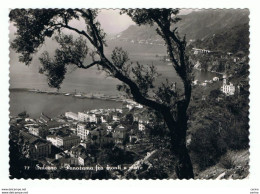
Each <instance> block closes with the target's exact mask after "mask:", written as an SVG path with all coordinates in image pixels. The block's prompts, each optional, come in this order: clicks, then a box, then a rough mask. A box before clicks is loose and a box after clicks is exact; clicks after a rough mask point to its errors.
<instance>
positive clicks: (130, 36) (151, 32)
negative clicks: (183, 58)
mask: <svg viewBox="0 0 260 194" xmlns="http://www.w3.org/2000/svg"><path fill="white" fill-rule="evenodd" d="M248 16H249V11H248V10H247V9H216V10H201V11H194V12H191V13H190V14H187V15H180V16H179V17H181V18H182V20H181V21H180V22H179V23H178V24H177V27H178V31H179V34H180V35H184V34H186V36H187V39H188V40H197V39H205V38H207V37H210V36H212V35H213V34H216V33H220V32H222V31H223V30H224V29H229V28H232V27H234V26H238V25H241V24H245V23H248V22H249V17H248ZM155 29H156V26H152V27H150V26H148V25H147V26H137V25H132V26H129V28H128V29H126V30H125V31H123V32H121V33H120V34H118V35H117V36H116V37H117V38H121V39H127V40H134V41H139V40H149V39H150V40H153V41H154V40H157V39H160V37H159V36H158V35H157V34H156V31H155ZM160 40H161V39H160Z"/></svg>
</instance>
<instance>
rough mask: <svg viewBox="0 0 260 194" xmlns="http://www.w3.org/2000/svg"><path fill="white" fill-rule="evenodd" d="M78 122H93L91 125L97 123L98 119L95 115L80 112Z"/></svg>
mask: <svg viewBox="0 0 260 194" xmlns="http://www.w3.org/2000/svg"><path fill="white" fill-rule="evenodd" d="M78 120H79V121H81V122H91V123H97V120H98V119H97V117H96V115H95V114H94V113H84V112H79V113H78Z"/></svg>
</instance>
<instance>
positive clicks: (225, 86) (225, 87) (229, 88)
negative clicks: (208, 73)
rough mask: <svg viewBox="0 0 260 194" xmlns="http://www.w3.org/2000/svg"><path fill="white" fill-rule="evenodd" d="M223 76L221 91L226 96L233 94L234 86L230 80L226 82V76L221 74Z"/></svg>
mask: <svg viewBox="0 0 260 194" xmlns="http://www.w3.org/2000/svg"><path fill="white" fill-rule="evenodd" d="M223 78H224V79H223V86H222V87H221V91H222V92H223V93H224V94H226V95H227V96H231V95H234V94H235V91H236V87H235V86H234V85H233V84H232V83H231V82H230V83H229V84H227V80H226V76H223Z"/></svg>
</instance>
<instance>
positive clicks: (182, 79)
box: [6, 8, 258, 193]
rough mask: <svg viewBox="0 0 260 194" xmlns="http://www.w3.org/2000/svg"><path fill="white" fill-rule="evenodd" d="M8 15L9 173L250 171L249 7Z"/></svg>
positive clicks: (162, 176) (245, 174) (227, 175)
mask: <svg viewBox="0 0 260 194" xmlns="http://www.w3.org/2000/svg"><path fill="white" fill-rule="evenodd" d="M8 14H9V15H8V17H9V18H8V19H9V27H8V30H9V46H10V47H9V71H10V73H9V79H10V80H9V104H10V108H9V151H8V152H9V153H8V154H9V177H8V178H9V179H10V180H13V179H31V180H35V179H37V180H41V179H47V180H52V179H73V180H74V179H78V180H96V179H98V180H109V179H113V180H129V179H131V180H148V179H149V180H157V181H160V180H183V179H185V180H186V179H188V180H190V179H192V180H193V179H196V180H248V179H249V177H250V175H251V170H250V169H251V168H250V165H249V158H250V153H251V152H249V148H250V144H249V142H250V141H249V139H250V138H249V134H250V133H249V128H250V127H249V94H250V92H249V88H250V87H249V80H250V79H249V54H250V52H249V48H250V38H249V36H250V28H251V26H250V25H249V22H250V19H249V15H250V9H248V8H242V9H231V8H228V9H200V8H196V9H195V8H193V9H191V8H152V9H151V8H150V9H143V8H131V9H130V8H120V9H101V8H99V9H94V8H51V9H43V8H32V9H28V8H12V9H9V13H8ZM7 49H8V48H7ZM6 130H7V129H6ZM250 130H251V129H250ZM6 138H7V137H6ZM249 172H250V173H249ZM250 192H256V191H253V190H252V191H250V189H248V192H247V193H250ZM29 193H30V192H29ZM257 193H258V191H257Z"/></svg>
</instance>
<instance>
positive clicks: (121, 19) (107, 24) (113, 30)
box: [97, 9, 193, 34]
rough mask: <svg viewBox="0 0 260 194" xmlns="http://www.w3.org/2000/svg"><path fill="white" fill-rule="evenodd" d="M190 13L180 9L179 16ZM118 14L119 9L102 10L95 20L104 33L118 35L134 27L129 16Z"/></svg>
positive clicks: (188, 10) (190, 10)
mask: <svg viewBox="0 0 260 194" xmlns="http://www.w3.org/2000/svg"><path fill="white" fill-rule="evenodd" d="M192 11H193V10H192V9H182V10H181V11H180V15H186V14H189V13H190V12H192ZM119 12H120V11H119V9H102V10H101V11H100V13H99V15H98V18H97V19H98V21H99V22H100V23H101V26H102V28H103V29H104V31H105V32H106V33H108V34H118V33H120V32H122V31H124V30H126V29H127V28H128V27H129V26H130V25H135V23H134V22H133V21H132V20H131V18H130V17H129V16H127V15H126V14H123V15H120V14H119Z"/></svg>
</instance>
